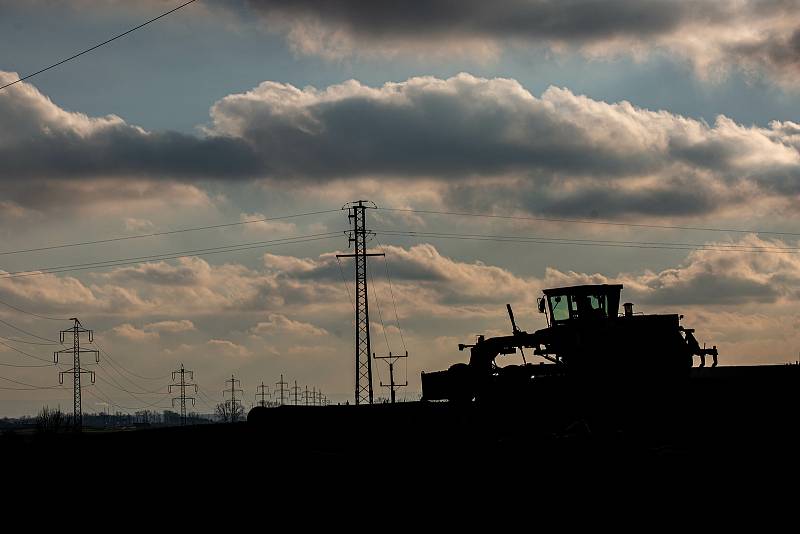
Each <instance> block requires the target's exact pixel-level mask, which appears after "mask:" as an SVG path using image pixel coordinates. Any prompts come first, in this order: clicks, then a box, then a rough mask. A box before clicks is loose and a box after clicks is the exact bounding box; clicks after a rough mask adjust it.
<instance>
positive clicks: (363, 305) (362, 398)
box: [336, 200, 384, 404]
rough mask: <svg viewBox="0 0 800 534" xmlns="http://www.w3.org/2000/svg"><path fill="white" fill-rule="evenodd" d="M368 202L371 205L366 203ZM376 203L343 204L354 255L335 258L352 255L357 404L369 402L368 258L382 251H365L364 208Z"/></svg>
mask: <svg viewBox="0 0 800 534" xmlns="http://www.w3.org/2000/svg"><path fill="white" fill-rule="evenodd" d="M368 204H371V205H368ZM376 208H377V206H375V204H373V203H372V202H369V201H367V200H358V201H355V202H351V203H350V204H349V205H345V206H343V207H342V209H347V210H348V212H349V213H348V215H347V218H348V219H349V220H350V222H351V223H352V225H353V229H352V230H350V231H349V232H348V246H349V245H351V244H352V245H353V254H337V255H336V257H337V258H355V264H356V269H355V273H356V276H355V292H356V294H355V298H356V302H355V312H356V324H355V329H356V332H355V333H356V336H355V341H356V380H355V401H356V404H361V403H368V404H372V359H371V358H370V356H371V355H372V352H371V349H370V340H369V298H368V294H367V257H369V256H383V255H384V254H377V253H372V254H370V253H367V241H368V240H369V239H371V238H372V236H374V235H375V233H374V232H372V231H370V230H367V228H366V218H367V209H376Z"/></svg>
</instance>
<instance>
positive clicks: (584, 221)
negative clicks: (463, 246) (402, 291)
mask: <svg viewBox="0 0 800 534" xmlns="http://www.w3.org/2000/svg"><path fill="white" fill-rule="evenodd" d="M377 209H379V210H383V211H400V212H408V213H421V214H429V215H453V216H458V217H482V218H487V219H509V220H519V221H543V222H561V223H575V224H596V225H605V226H627V227H633V228H653V229H658V230H693V231H701V232H733V233H739V234H768V235H785V236H800V232H769V231H766V230H742V229H736V228H706V227H701V226H670V225H664V224H644V223H622V222H613V221H593V220H589V219H561V218H554V217H525V216H520V215H489V214H485V213H469V212H460V211H437V210H415V209H410V208H385V207H378V208H377Z"/></svg>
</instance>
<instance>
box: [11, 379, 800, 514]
mask: <svg viewBox="0 0 800 534" xmlns="http://www.w3.org/2000/svg"><path fill="white" fill-rule="evenodd" d="M798 370H800V368H798V367H796V366H792V369H791V370H790V371H788V372H786V373H784V374H783V375H782V378H780V379H779V380H777V381H776V379H775V377H774V376H771V377H764V379H761V378H759V377H758V376H754V375H750V376H749V377H748V379H747V380H745V381H742V380H739V377H736V376H726V377H724V380H720V379H715V380H705V381H703V380H699V381H698V380H695V381H693V382H692V384H691V385H690V386H687V387H684V388H681V389H680V390H671V391H664V390H659V391H653V390H649V389H648V388H639V389H637V390H636V391H633V390H625V391H624V392H622V391H617V392H615V393H612V392H608V391H606V392H604V393H605V394H604V395H601V392H600V391H599V390H595V391H594V392H592V393H586V392H583V393H581V394H578V393H575V392H574V391H573V392H570V391H569V390H568V389H567V390H564V389H563V388H561V389H560V390H559V391H548V390H546V389H541V390H538V391H537V392H536V393H535V394H530V395H526V396H524V397H520V398H516V399H503V400H501V401H498V404H497V405H490V404H487V403H484V404H483V405H475V404H467V405H454V404H448V403H425V402H416V403H403V404H396V405H389V404H382V405H374V406H327V407H303V406H297V407H294V406H285V407H281V408H257V409H255V410H253V411H251V413H250V415H249V419H250V420H249V422H240V423H236V424H211V425H199V426H188V427H172V428H150V429H137V430H128V431H100V430H91V429H89V430H87V431H85V432H84V433H82V434H80V435H73V434H57V435H50V436H45V435H37V434H35V433H14V434H4V435H3V436H2V437H1V438H0V457H2V458H4V459H5V460H6V462H5V463H6V466H7V468H6V470H5V476H6V477H7V478H11V479H13V477H14V475H12V474H11V473H12V471H18V472H20V473H23V474H24V476H25V477H27V478H29V479H31V480H36V479H37V478H38V479H39V480H48V481H58V480H62V481H65V480H69V479H70V478H71V477H72V476H73V474H74V473H82V475H81V478H83V479H84V480H89V481H91V487H92V488H93V489H94V490H97V489H98V488H108V489H109V491H112V492H120V491H123V492H132V493H136V492H138V491H139V490H138V489H135V488H140V487H144V488H153V487H161V485H162V484H167V485H170V484H173V482H176V483H178V484H179V486H181V487H187V485H188V487H191V488H194V489H193V490H192V491H207V490H208V489H209V488H217V487H220V488H222V487H226V485H228V484H234V486H235V487H236V488H237V490H236V491H239V490H241V491H244V492H248V491H249V489H247V488H248V487H249V485H250V484H251V483H253V482H254V481H260V482H257V484H256V486H255V487H256V488H258V487H261V488H262V489H263V490H264V491H267V492H272V493H275V492H277V493H279V494H284V495H285V494H286V492H287V491H288V492H289V493H291V494H294V493H293V492H295V491H297V492H304V491H305V492H307V491H309V484H312V485H311V486H310V487H311V488H318V490H319V491H323V492H347V491H349V490H350V489H353V490H359V489H360V490H361V491H363V492H366V493H370V492H372V493H374V494H376V495H377V494H380V493H381V492H387V491H393V490H394V491H401V492H404V493H407V492H414V491H436V492H444V493H446V494H447V493H450V492H453V491H456V492H460V491H465V492H470V491H478V492H484V491H486V492H492V491H495V489H496V490H497V491H501V492H505V493H515V492H516V490H512V488H514V487H517V486H518V485H519V484H522V486H523V487H524V488H527V489H525V490H523V491H525V492H532V494H537V493H539V492H541V491H543V490H544V489H545V488H546V489H547V490H546V491H548V492H552V491H555V490H554V489H553V488H554V487H565V486H567V487H569V488H570V489H569V490H568V491H570V492H574V491H579V490H578V489H577V488H583V487H585V485H586V484H587V483H588V484H592V485H597V484H601V485H602V484H612V483H613V484H616V483H619V482H620V481H622V480H637V482H636V484H637V485H639V486H634V487H641V488H647V487H652V486H663V487H668V486H670V485H672V484H678V485H680V486H681V487H682V490H681V491H682V492H686V495H687V497H686V498H687V499H688V500H691V498H692V497H691V496H692V494H696V496H697V497H700V496H702V495H706V494H707V491H708V488H709V487H711V486H713V485H714V484H718V483H721V484H727V483H729V482H727V481H730V483H732V484H740V485H741V486H742V487H741V490H742V491H743V492H749V491H752V488H753V487H759V488H764V487H771V488H773V489H774V488H785V491H786V492H788V494H789V495H794V496H797V488H798V483H797V475H798V464H800V440H799V439H798V420H797V391H798V390H797V388H796V384H797V383H798V382H797V376H798V373H797V371H798ZM9 460H10V461H9ZM723 481H725V482H723ZM751 481H759V482H751ZM554 484H555V486H554ZM755 484H758V486H755ZM501 488H503V489H501ZM314 491H316V490H314ZM268 494H270V493H268ZM313 494H314V493H313V491H312V495H313Z"/></svg>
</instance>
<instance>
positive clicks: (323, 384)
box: [0, 0, 800, 415]
mask: <svg viewBox="0 0 800 534" xmlns="http://www.w3.org/2000/svg"><path fill="white" fill-rule="evenodd" d="M181 3H182V2H181V1H177V0H141V1H138V2H123V1H122V0H70V1H68V0H63V1H58V0H30V1H27V2H16V1H12V0H0V85H5V84H6V83H10V82H13V81H14V80H16V79H18V77H19V76H24V75H26V74H29V73H31V72H34V71H36V70H39V69H40V68H42V67H44V66H47V65H49V64H51V63H54V62H55V61H58V60H60V59H62V58H64V57H66V56H69V55H71V54H72V53H75V52H77V51H79V50H82V49H84V48H87V47H88V46H91V45H93V44H95V43H98V42H101V41H103V40H105V39H107V38H109V37H111V36H113V35H115V34H117V33H119V32H121V31H124V30H127V29H128V28H130V27H133V26H135V25H137V24H140V23H141V22H143V21H145V20H147V19H149V18H151V17H153V16H156V15H158V14H160V13H162V12H164V11H166V10H168V9H171V8H173V7H175V6H177V5H179V4H181ZM798 110H800V5H798V2H797V1H794V0H764V1H755V0H736V1H730V2H716V1H713V2H712V1H709V2H702V1H693V2H689V1H681V0H653V1H652V2H640V1H638V0H637V1H634V0H607V1H599V0H567V1H565V0H559V1H548V0H507V1H504V2H495V3H491V5H490V3H487V2H483V1H473V0H458V1H456V0H428V1H420V2H414V3H411V4H409V3H398V2H389V1H384V0H375V1H372V2H359V1H356V0H331V1H329V2H316V1H310V0H309V1H306V0H291V1H288V0H226V1H223V0H200V1H198V2H196V3H194V4H192V5H190V6H187V7H185V8H183V9H181V10H180V11H178V12H175V13H174V14H172V15H170V16H169V17H167V18H164V19H162V20H160V21H158V22H157V23H154V24H152V25H149V26H147V27H145V28H143V29H141V30H139V31H137V32H136V33H133V34H131V35H128V36H127V37H125V38H123V39H120V40H117V41H115V42H113V43H111V44H109V45H108V46H105V47H103V48H100V49H98V50H96V51H94V52H92V53H90V54H87V55H84V56H82V57H80V58H78V59H77V60H75V61H72V62H70V63H67V64H65V65H63V66H61V67H59V68H56V69H52V70H50V71H47V72H45V73H43V74H40V75H38V76H36V77H34V78H31V79H30V80H28V81H26V82H23V83H18V84H15V85H12V86H10V87H7V88H6V89H3V90H1V91H0V162H1V163H0V223H1V224H0V232H2V240H3V244H2V246H0V262H2V263H0V268H1V269H2V273H0V300H1V301H2V302H4V303H5V305H0V320H2V321H3V322H2V323H0V336H2V337H0V342H2V344H0V377H3V379H2V380H0V387H4V388H7V389H0V400H2V404H0V415H15V414H20V413H25V412H33V411H35V410H36V409H38V407H40V406H41V405H42V404H45V403H50V404H51V405H52V404H57V403H59V402H60V403H61V404H62V406H63V407H69V404H70V400H69V399H71V391H70V390H68V389H64V390H62V389H36V390H30V388H29V387H28V386H36V387H42V386H47V387H55V386H57V385H58V379H57V372H58V370H59V369H66V368H67V366H60V367H58V368H56V367H54V366H52V365H50V366H48V365H47V362H46V361H41V360H36V359H34V357H36V358H41V359H44V360H47V361H49V359H50V358H51V357H52V354H51V353H52V350H53V349H54V348H56V349H57V348H59V347H58V346H54V345H48V344H47V343H48V342H49V341H48V340H52V339H57V337H58V331H59V330H60V329H62V328H67V327H68V326H69V323H68V322H66V321H63V320H59V319H62V318H69V317H73V316H78V317H79V318H80V319H81V320H82V322H83V323H84V324H85V326H87V327H88V328H92V329H94V331H95V339H96V341H97V342H98V344H99V345H100V346H101V347H102V349H103V350H104V351H105V353H106V354H107V355H108V357H106V356H105V355H101V359H102V360H103V361H102V362H101V364H100V365H99V366H97V367H89V368H90V369H93V370H96V371H97V376H98V383H97V385H96V386H95V387H93V388H87V391H86V393H85V397H84V408H85V409H86V410H88V411H95V410H98V411H99V410H101V409H107V406H108V405H111V406H112V409H123V411H126V410H129V409H142V408H145V407H150V406H152V407H156V408H160V407H164V406H167V405H168V404H169V400H168V398H169V396H168V395H165V394H164V392H165V391H166V386H165V385H166V384H167V383H168V378H169V377H168V374H169V371H171V370H172V369H175V368H176V367H177V366H179V365H180V363H181V362H183V363H184V364H185V365H186V367H187V368H189V369H193V370H194V371H195V373H196V375H195V376H196V379H197V382H198V383H199V384H200V385H201V387H202V388H203V390H202V391H203V393H201V395H200V398H199V402H198V409H200V410H201V411H208V410H209V408H208V406H207V404H213V403H214V402H217V401H218V400H219V398H220V395H219V390H220V389H221V388H222V387H223V386H224V379H225V378H226V377H229V376H230V374H231V373H234V374H235V375H236V376H237V378H241V380H242V385H243V387H244V389H245V392H246V393H245V398H246V400H247V401H248V402H249V401H251V400H252V399H253V395H254V393H255V388H256V386H257V385H258V384H260V383H261V381H262V380H263V381H264V382H265V383H266V384H268V385H270V386H272V385H274V383H275V382H277V381H278V380H279V377H280V374H281V373H283V375H284V378H286V379H287V380H288V381H290V384H291V385H293V384H294V381H295V380H297V383H298V385H299V386H300V387H301V388H303V387H304V386H306V385H308V386H309V387H318V388H322V390H323V391H324V392H326V393H327V394H328V396H329V397H330V398H331V399H333V400H334V401H341V402H343V401H345V400H347V399H351V397H352V389H353V376H352V369H353V361H352V360H353V348H352V346H353V339H352V337H353V333H352V326H353V325H352V323H353V318H352V309H353V308H352V302H351V298H350V295H351V294H352V265H351V264H349V263H347V262H346V261H344V262H342V263H341V264H339V263H338V262H337V261H336V258H335V255H336V253H337V252H338V253H341V252H346V251H347V240H346V238H345V237H344V235H343V234H342V231H343V230H345V229H346V228H347V225H348V220H347V217H346V213H345V212H342V211H341V210H340V208H341V207H342V205H343V204H345V203H346V202H348V201H351V200H355V199H362V198H363V199H369V200H371V201H373V202H375V204H376V205H377V206H378V207H379V208H381V209H378V210H372V211H370V212H369V219H368V221H369V226H370V227H371V228H372V229H374V230H375V231H376V232H377V238H376V240H374V241H373V243H372V245H373V246H374V247H375V249H376V250H378V249H383V251H385V252H386V261H385V262H384V261H383V260H382V259H379V258H376V259H375V260H374V261H372V262H371V273H372V278H373V280H372V282H373V286H372V288H371V289H372V294H371V297H372V319H373V329H372V335H373V347H374V349H375V351H376V352H378V353H380V354H385V353H387V352H388V351H392V352H402V351H405V350H408V351H409V354H410V358H409V359H408V362H407V366H403V367H402V370H401V373H400V374H401V377H400V378H401V380H405V378H406V376H407V377H408V381H409V387H408V389H407V391H401V394H405V395H407V396H408V397H412V398H413V397H415V396H416V395H417V394H418V392H419V390H420V386H419V373H420V371H422V370H438V369H444V368H446V367H448V366H449V365H450V364H452V363H454V362H457V361H464V360H465V359H466V355H465V354H463V353H459V352H458V351H457V349H456V345H457V343H459V342H468V341H469V340H470V339H472V337H473V336H474V335H476V334H481V333H483V334H488V335H493V334H501V333H507V332H509V331H510V325H509V324H508V320H507V317H506V315H505V309H504V305H505V303H507V302H509V303H511V304H512V305H514V307H515V314H516V316H517V321H518V323H520V326H521V327H522V328H523V329H527V330H529V331H530V330H535V329H537V328H541V327H542V326H544V319H543V317H542V316H541V315H539V314H538V313H536V311H535V301H536V297H537V296H538V295H539V293H540V291H541V289H543V288H546V287H552V286H557V285H566V284H573V283H586V282H605V281H614V282H622V283H623V284H625V292H624V297H623V298H624V299H625V300H629V301H633V302H634V303H636V305H637V309H638V310H640V311H644V312H671V313H682V314H684V315H685V319H684V324H685V325H687V326H691V327H695V328H696V329H697V332H698V338H699V339H700V341H701V342H707V343H709V344H716V345H717V346H718V347H719V349H720V354H721V357H720V358H721V362H722V363H723V364H725V363H728V364H733V363H766V362H773V363H778V362H786V361H794V360H796V359H797V354H798V350H800V339H799V338H800V336H798V334H797V331H798V328H797V327H798V325H800V292H799V291H798V281H800V259H798V256H797V251H798V244H797V241H798V237H800V228H799V227H798V221H800V208H799V207H798V202H797V201H798V195H799V194H800V152H798V151H799V150H800V116H799V115H798ZM426 211H427V212H431V211H436V212H459V213H470V214H484V215H492V216H494V217H475V216H457V215H442V214H432V213H425V212H426ZM302 214H306V215H302ZM264 219H273V220H264ZM233 223H242V224H233ZM198 227H206V228H204V229H200V230H192V231H181V232H173V231H174V230H183V229H193V228H198ZM207 227H213V228H207ZM164 232H172V233H166V234H164ZM408 232H416V234H414V235H409V234H408ZM145 234H162V235H158V236H152V237H142V238H135V239H124V240H119V239H117V238H120V237H135V236H141V235H145ZM432 234H435V235H432ZM444 234H449V235H444ZM453 234H459V235H460V237H459V236H453ZM465 235H472V236H505V237H504V238H503V239H498V238H490V239H489V238H474V239H464V238H463V236H465ZM508 238H513V239H508ZM109 239H115V240H112V241H105V242H101V243H94V244H85V245H81V246H69V247H58V248H53V247H54V246H57V245H63V244H75V243H86V242H89V241H104V240H109ZM237 245H241V246H238V247H236V249H233V250H231V249H230V248H225V247H231V246H237ZM31 249H39V250H31ZM201 249H202V251H201ZM209 249H213V250H209ZM198 251H199V252H198ZM212 252H213V253H212ZM112 260H123V261H119V262H116V263H112V264H110V265H108V264H99V265H98V262H110V261H112ZM59 267H60V269H53V268H59ZM53 270H55V271H57V272H50V271H53ZM30 271H36V272H35V273H31V272H30ZM343 274H344V276H345V278H346V282H344V281H343V279H342V275H343ZM387 275H388V276H387ZM389 277H391V281H392V284H391V285H390V284H389V283H388V280H389ZM347 284H349V287H346V285H347ZM379 308H380V312H379V310H378V309H379ZM32 314H35V315H32ZM398 326H399V328H398ZM35 336H39V337H35ZM37 343H41V344H37ZM20 350H21V351H23V352H25V353H28V354H23V353H22V352H19V351H20ZM508 361H509V362H510V363H517V362H516V361H515V360H513V358H512V359H509V360H508ZM27 365H33V366H37V367H26V366H27ZM381 379H382V380H383V381H384V382H385V381H386V380H387V379H388V376H387V372H386V369H385V368H383V367H382V366H381V365H380V364H379V365H377V366H376V385H375V387H376V395H379V394H384V395H385V394H386V391H385V389H383V388H379V387H378V385H377V382H378V381H379V380H381ZM125 390H128V391H125ZM152 392H155V393H152ZM200 401H202V402H200Z"/></svg>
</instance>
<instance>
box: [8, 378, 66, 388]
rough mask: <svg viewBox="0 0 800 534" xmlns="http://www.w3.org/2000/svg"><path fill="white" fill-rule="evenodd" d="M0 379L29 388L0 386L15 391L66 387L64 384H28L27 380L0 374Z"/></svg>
mask: <svg viewBox="0 0 800 534" xmlns="http://www.w3.org/2000/svg"><path fill="white" fill-rule="evenodd" d="M0 380H5V381H6V382H12V383H14V384H18V385H20V386H26V387H27V388H29V389H17V388H1V389H13V390H15V391H33V390H40V389H67V388H65V387H64V386H61V385H58V386H37V385H35V384H28V383H27V382H20V381H19V380H14V379H13V378H6V377H5V376H0Z"/></svg>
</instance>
